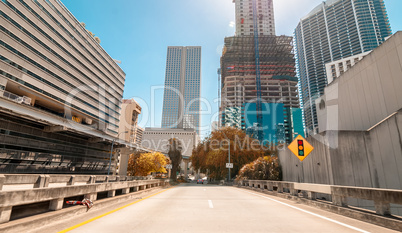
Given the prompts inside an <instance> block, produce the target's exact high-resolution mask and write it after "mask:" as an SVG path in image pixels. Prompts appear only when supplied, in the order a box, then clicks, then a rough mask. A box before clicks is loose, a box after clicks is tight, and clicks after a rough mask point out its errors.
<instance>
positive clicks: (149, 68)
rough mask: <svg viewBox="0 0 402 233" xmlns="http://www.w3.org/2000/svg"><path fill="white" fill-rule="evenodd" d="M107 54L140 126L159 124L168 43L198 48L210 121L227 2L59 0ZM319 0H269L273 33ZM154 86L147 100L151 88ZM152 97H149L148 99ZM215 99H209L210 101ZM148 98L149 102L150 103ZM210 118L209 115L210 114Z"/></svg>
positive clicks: (227, 26) (230, 8)
mask: <svg viewBox="0 0 402 233" xmlns="http://www.w3.org/2000/svg"><path fill="white" fill-rule="evenodd" d="M62 2H63V3H64V4H65V5H66V7H67V8H68V9H69V10H70V11H71V12H72V13H73V15H74V16H75V17H76V18H77V19H78V20H79V21H80V22H84V23H85V24H86V28H87V29H88V30H90V31H91V32H92V33H94V34H95V35H96V36H98V37H99V38H100V39H101V45H102V47H103V48H104V49H105V50H106V51H107V52H108V53H109V55H110V56H111V57H112V58H114V59H117V60H120V61H122V64H121V67H122V69H123V70H124V71H125V73H126V86H125V91H124V98H135V99H136V100H137V101H138V102H139V103H140V104H141V105H142V107H143V114H142V119H141V121H140V125H141V126H152V127H158V126H160V124H161V114H162V99H163V90H162V89H161V88H160V87H162V86H163V84H164V79H165V66H166V52H167V47H168V46H202V89H201V96H202V97H203V98H205V99H207V100H208V101H209V103H210V105H209V106H207V105H206V104H204V105H203V106H202V108H203V110H204V115H202V125H203V126H204V127H205V128H206V130H204V131H203V133H202V135H201V136H202V137H204V136H206V135H207V134H208V133H209V132H208V130H209V126H210V124H211V121H212V120H217V119H216V112H217V111H218V104H217V102H216V98H217V97H218V75H217V69H218V68H219V66H220V61H219V60H220V54H221V50H222V46H223V41H224V38H225V37H227V36H233V35H234V31H235V29H234V27H233V22H234V17H235V14H234V3H232V0H146V1H140V0H113V1H110V0H109V1H106V0H62ZM321 2H322V0H274V7H275V20H276V33H277V35H292V33H293V30H294V28H295V27H296V25H297V23H298V22H299V19H300V18H301V17H303V16H304V15H306V14H307V13H309V11H310V10H312V9H313V8H314V7H315V6H317V5H318V4H320V3H321ZM385 5H386V7H387V11H388V15H389V18H390V22H391V27H392V31H393V32H395V31H398V30H402V14H401V11H402V1H401V0H385ZM152 89H153V90H155V95H153V96H154V98H151V93H152V91H151V90H152ZM152 99H153V100H154V101H152ZM214 100H215V101H214ZM152 102H153V103H152ZM214 116H215V117H214Z"/></svg>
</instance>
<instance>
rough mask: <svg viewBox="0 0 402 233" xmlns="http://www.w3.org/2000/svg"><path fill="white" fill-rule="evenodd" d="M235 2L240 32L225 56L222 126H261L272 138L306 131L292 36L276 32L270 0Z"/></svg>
mask: <svg viewBox="0 0 402 233" xmlns="http://www.w3.org/2000/svg"><path fill="white" fill-rule="evenodd" d="M234 2H235V4H236V24H237V25H236V35H235V36H233V37H227V38H225V47H224V49H223V54H222V57H221V77H222V82H221V84H220V85H221V87H220V88H221V92H222V100H221V106H220V111H221V116H222V118H221V120H222V126H233V127H237V128H241V129H243V130H245V131H246V132H247V133H249V134H252V135H254V136H255V134H256V132H257V131H258V129H259V130H260V131H261V132H260V134H262V136H261V135H260V137H258V138H259V139H260V140H261V139H263V140H266V141H269V142H273V143H276V142H281V141H287V142H290V141H291V140H292V139H293V138H294V137H295V136H297V135H298V134H300V135H302V136H304V129H303V123H302V113H301V109H300V103H299V97H298V88H297V82H298V81H297V78H296V68H295V60H294V54H293V53H292V51H293V47H292V43H293V42H292V37H289V36H275V29H274V18H273V2H272V0H234ZM250 20H251V21H252V24H251V23H250ZM245 28H247V32H246V31H245V30H246V29H245ZM257 134H258V133H257Z"/></svg>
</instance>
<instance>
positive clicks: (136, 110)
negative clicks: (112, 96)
mask: <svg viewBox="0 0 402 233" xmlns="http://www.w3.org/2000/svg"><path fill="white" fill-rule="evenodd" d="M140 114H141V106H140V105H139V104H138V103H137V101H135V100H134V99H124V100H123V104H122V105H121V115H120V123H119V134H120V135H119V138H120V139H122V140H124V141H126V142H130V143H135V141H136V134H137V123H138V116H139V115H140ZM125 132H127V133H125Z"/></svg>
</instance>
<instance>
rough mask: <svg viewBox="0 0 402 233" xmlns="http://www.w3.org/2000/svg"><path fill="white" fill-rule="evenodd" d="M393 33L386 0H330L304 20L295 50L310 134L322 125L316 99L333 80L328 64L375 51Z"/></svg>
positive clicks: (297, 30) (298, 26) (296, 39)
mask: <svg viewBox="0 0 402 233" xmlns="http://www.w3.org/2000/svg"><path fill="white" fill-rule="evenodd" d="M391 33H392V32H391V26H390V24H389V21H388V16H387V12H386V9H385V4H384V0H370V1H360V0H327V1H326V2H322V3H321V4H320V5H318V6H317V7H316V8H314V9H313V10H312V11H311V12H310V13H309V14H308V15H306V16H305V17H303V18H302V19H301V20H300V23H299V24H298V25H297V27H296V29H295V51H296V61H297V66H298V77H299V82H300V91H301V92H300V95H301V96H300V99H301V104H302V108H303V117H304V124H305V128H306V132H307V134H308V135H310V134H314V133H316V132H317V128H318V120H317V112H316V107H315V100H316V99H317V98H318V97H320V96H321V95H322V94H323V93H324V88H325V87H326V85H327V84H328V83H329V82H328V81H329V80H330V79H332V77H331V78H328V77H327V76H326V70H325V69H326V68H325V64H326V63H330V62H333V61H337V60H340V59H343V58H346V57H350V56H355V55H358V54H361V53H365V52H368V51H371V50H373V49H374V48H376V47H377V46H379V45H380V44H381V43H383V42H384V40H385V38H387V37H388V36H390V35H391Z"/></svg>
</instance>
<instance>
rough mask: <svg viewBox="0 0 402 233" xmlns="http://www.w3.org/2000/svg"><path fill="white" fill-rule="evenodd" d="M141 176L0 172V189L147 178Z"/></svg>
mask: <svg viewBox="0 0 402 233" xmlns="http://www.w3.org/2000/svg"><path fill="white" fill-rule="evenodd" d="M147 179H151V178H148V177H141V176H138V177H137V176H107V175H96V176H93V175H38V174H0V191H1V190H3V191H8V190H11V189H12V187H14V186H19V188H20V189H27V188H28V189H29V188H45V187H52V186H58V187H60V186H70V185H83V184H92V183H109V182H119V181H133V180H147Z"/></svg>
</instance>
